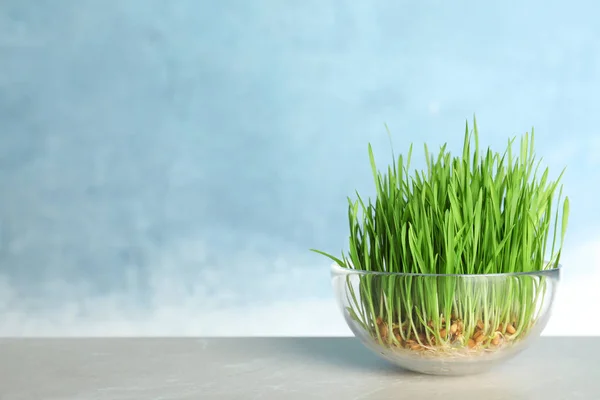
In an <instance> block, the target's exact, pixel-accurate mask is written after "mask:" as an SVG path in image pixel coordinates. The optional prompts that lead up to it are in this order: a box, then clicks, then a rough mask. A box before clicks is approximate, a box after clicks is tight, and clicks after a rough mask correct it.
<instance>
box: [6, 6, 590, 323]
mask: <svg viewBox="0 0 600 400" xmlns="http://www.w3.org/2000/svg"><path fill="white" fill-rule="evenodd" d="M558 4H560V2H556V5H553V4H549V3H548V2H545V1H530V2H527V4H526V5H523V4H518V3H516V2H515V3H512V4H510V3H505V2H503V3H498V4H481V2H459V5H457V4H455V3H453V4H452V5H451V4H450V3H449V2H442V1H422V2H418V3H414V2H402V1H391V0H389V1H375V2H367V1H348V2H343V1H335V0H319V1H316V0H315V1H287V2H283V1H274V0H273V1H198V0H187V1H184V0H180V1H158V0H146V1H141V0H135V1H134V0H124V1H122V0H109V1H92V0H59V1H49V0H46V1H42V0H38V1H24V0H3V1H2V3H0V334H5V335H37V334H42V335H55V334H65V335H76V334H89V335H104V334H119V335H120V334H148V335H152V334H205V335H221V334H223V335H229V334H338V333H348V331H347V330H346V328H345V326H344V323H343V320H342V319H341V317H340V316H339V315H338V312H337V309H336V308H335V304H334V303H333V301H332V298H333V297H332V294H331V289H330V285H329V271H328V266H329V263H328V262H327V261H326V260H325V259H323V258H322V257H319V256H316V255H314V254H312V253H309V252H308V251H307V249H308V248H310V247H317V248H322V249H325V250H329V251H333V252H337V251H338V249H340V248H342V246H344V245H345V238H346V223H347V222H346V208H345V207H346V200H345V197H346V195H348V194H352V193H353V191H354V190H355V189H358V190H360V191H361V192H362V193H365V194H369V193H371V181H370V178H371V177H370V171H369V169H368V158H367V153H366V149H367V147H366V146H367V143H368V142H372V143H373V144H374V146H375V150H376V152H377V154H378V158H379V159H380V160H381V162H385V161H386V160H387V158H386V157H387V154H388V138H387V135H386V131H385V129H384V123H387V124H388V125H389V127H390V129H391V130H392V133H393V140H394V144H395V147H396V150H397V151H404V150H406V148H407V146H408V144H409V143H410V142H416V144H417V148H418V149H420V147H421V143H422V142H423V141H427V142H428V143H429V144H430V147H436V146H437V145H441V144H443V143H444V142H448V143H449V144H450V146H451V148H453V149H458V148H459V146H460V144H461V140H462V134H463V129H464V123H465V120H466V119H470V118H471V117H472V115H473V114H474V113H476V114H477V119H478V122H479V127H480V131H481V135H482V137H483V139H482V141H483V143H484V144H486V145H492V146H494V147H496V148H497V149H502V146H504V145H505V142H506V140H507V139H508V138H509V137H512V136H514V135H520V134H522V133H524V132H525V131H527V130H530V128H531V126H532V125H533V126H535V129H536V133H537V136H536V142H537V150H538V154H539V155H541V156H543V157H544V158H545V160H546V162H547V165H549V166H550V167H551V169H552V171H553V172H555V173H558V172H560V170H561V169H562V168H563V167H564V166H565V165H568V173H567V175H566V176H565V181H564V182H565V185H566V190H567V193H568V194H569V195H570V197H571V204H572V217H571V225H570V231H569V240H568V243H567V249H566V254H565V264H568V265H566V269H565V276H564V287H565V291H566V292H567V293H568V292H569V290H570V291H571V292H572V293H575V291H576V292H577V293H578V299H579V300H577V299H569V296H563V300H562V303H560V304H559V306H558V314H559V315H562V318H563V319H562V320H560V321H559V322H556V324H555V326H554V328H552V329H553V330H552V331H551V332H563V331H565V329H566V330H567V331H569V332H575V333H582V332H583V331H582V328H581V327H580V326H579V327H578V326H577V325H578V324H577V320H576V318H578V317H577V316H573V313H572V312H568V311H569V310H572V309H574V308H577V309H581V307H585V304H584V303H585V302H588V301H590V299H595V300H598V299H597V296H596V295H595V294H594V293H595V290H594V289H593V288H594V287H595V286H594V285H596V284H597V283H600V275H599V273H598V272H597V268H598V267H599V266H600V254H599V253H600V251H599V250H598V249H599V248H600V232H599V230H598V227H599V226H600V213H599V212H598V206H597V200H596V199H597V196H598V194H600V191H599V189H598V186H599V184H600V175H599V174H600V161H599V158H598V156H597V154H598V153H599V152H600V137H599V132H598V129H597V127H598V125H599V122H600V113H598V112H597V111H596V110H597V107H598V103H599V100H600V94H599V93H600V91H599V89H600V25H598V24H597V22H596V14H597V13H594V12H592V10H593V9H596V8H597V6H596V4H595V3H594V2H592V1H587V2H577V1H573V2H570V3H569V7H568V8H566V7H564V6H559V5H558ZM567 267H568V268H567ZM594 279H596V280H594ZM590 282H595V283H594V284H592V283H590ZM586 285H588V286H586ZM582 293H583V294H582ZM584 294H585V295H584ZM582 296H584V297H585V296H588V297H585V298H584V297H582ZM589 296H592V297H589ZM593 296H596V297H593ZM577 301H579V302H580V303H577ZM561 310H562V311H561ZM561 312H562V313H563V314H560V313H561ZM582 315H583V314H582ZM564 318H566V319H564ZM569 318H571V319H569ZM574 318H575V319H574ZM561 329H562V330H561ZM593 329H596V330H595V331H593V332H595V333H600V327H595V328H593ZM587 333H588V334H589V333H590V332H589V329H588V331H587Z"/></svg>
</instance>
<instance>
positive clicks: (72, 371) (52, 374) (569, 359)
mask: <svg viewBox="0 0 600 400" xmlns="http://www.w3.org/2000/svg"><path fill="white" fill-rule="evenodd" d="M440 398H446V399H452V398H456V399H461V400H468V399H486V400H493V399H506V400H520V399H569V400H574V399H586V400H593V399H600V338H581V337H577V338H547V337H544V338H541V339H540V340H539V341H538V342H537V343H535V344H534V345H533V346H532V347H531V348H529V349H528V350H526V351H525V352H523V353H521V355H519V356H517V357H516V358H514V359H513V360H511V361H508V362H507V363H506V364H503V365H502V366H500V367H498V368H496V369H494V370H493V371H492V372H489V373H485V374H480V375H475V376H467V377H436V376H426V375H418V374H415V373H411V372H406V371H403V370H401V369H398V368H396V367H393V366H391V365H390V364H388V363H387V362H385V361H382V360H380V359H379V358H377V357H376V356H374V355H373V354H371V353H370V352H369V351H368V350H366V349H365V348H363V347H362V345H361V344H360V343H359V342H358V341H357V340H356V339H354V338H220V339H187V338H186V339H0V399H1V400H42V399H43V400H58V399H60V400H75V399H77V400H79V399H110V400H125V399H156V400H158V399H161V400H167V399H168V400H183V399H199V400H209V399H219V400H224V399H302V400H306V399H327V400H331V399H352V400H359V399H440Z"/></svg>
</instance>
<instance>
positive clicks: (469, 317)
mask: <svg viewBox="0 0 600 400" xmlns="http://www.w3.org/2000/svg"><path fill="white" fill-rule="evenodd" d="M473 141H474V143H473ZM514 141H515V139H512V140H509V141H508V145H507V147H506V149H504V151H503V153H497V152H494V151H492V150H491V149H490V148H488V149H487V150H486V151H484V152H481V151H480V148H479V138H478V132H477V124H476V121H474V125H473V130H472V131H470V130H469V125H468V123H467V126H466V130H465V136H464V146H463V151H462V154H461V155H459V156H453V155H451V154H450V152H449V151H448V150H447V149H446V145H444V146H442V147H441V148H440V150H439V152H438V154H437V155H436V154H432V153H430V152H429V150H428V148H427V145H425V146H424V150H425V160H426V162H427V168H426V170H424V171H417V170H415V171H414V172H413V173H411V171H410V162H411V154H412V148H413V146H412V145H411V146H410V150H409V151H408V154H407V156H406V157H404V156H403V155H399V156H398V158H397V159H396V157H395V156H393V150H392V156H393V162H392V163H391V165H388V166H387V168H386V169H384V170H383V171H380V170H378V168H377V166H376V163H375V157H374V155H373V151H372V148H371V146H370V145H369V158H370V164H371V169H372V172H373V178H374V180H375V187H376V198H375V200H371V199H367V200H365V199H363V198H361V196H360V195H359V194H358V193H357V194H356V198H355V199H351V198H349V199H348V200H349V206H348V220H349V228H350V238H349V250H348V252H342V254H341V256H340V257H336V256H333V255H331V254H328V253H325V252H323V251H320V250H313V251H315V252H317V253H320V254H322V255H324V256H326V257H329V258H330V259H332V260H333V261H334V262H335V263H336V264H337V266H339V268H341V269H343V270H346V271H351V272H353V274H352V276H353V277H354V278H356V279H354V280H352V279H351V276H350V275H348V277H347V281H346V287H345V289H344V291H345V293H346V299H344V304H345V305H346V306H345V309H346V312H347V316H349V318H351V320H352V323H353V324H355V325H356V326H358V327H359V330H360V333H361V334H364V335H368V336H369V337H370V339H371V340H372V342H373V343H374V344H376V345H377V346H383V347H385V348H386V349H388V350H393V351H397V352H412V353H413V354H419V355H421V356H424V355H427V356H429V357H444V358H448V357H468V356H475V355H478V354H483V353H490V352H497V351H498V350H500V349H503V348H505V347H507V346H510V345H512V344H514V343H516V342H518V341H520V340H522V339H525V338H526V337H527V336H528V334H529V333H530V331H531V330H533V329H534V327H536V324H537V322H538V320H539V319H540V318H541V317H543V315H544V314H545V313H546V311H547V308H548V307H547V302H544V296H546V295H547V286H552V285H554V283H552V282H550V283H549V282H548V281H547V280H546V279H545V278H546V276H544V272H545V271H557V270H558V267H559V260H560V256H561V251H562V247H563V242H564V237H565V231H566V227H567V220H568V214H569V200H568V198H567V197H565V198H564V199H563V196H562V186H560V187H559V181H560V180H561V178H562V175H563V174H562V173H561V174H560V176H559V177H558V178H557V179H556V180H551V179H550V178H549V170H548V168H545V169H543V171H541V170H540V165H541V159H540V160H537V159H536V156H535V154H534V134H533V130H532V132H531V134H528V133H527V134H525V135H523V136H522V137H521V140H520V147H519V148H518V149H517V151H516V152H514V151H513V147H515V146H514ZM563 173H564V170H563ZM561 211H562V213H561ZM559 220H560V227H559V226H558V225H559ZM354 272H355V273H354ZM470 277H473V278H474V279H469V278H470ZM553 288H554V287H552V289H553ZM552 295H553V292H552ZM544 304H545V305H544ZM544 325H545V322H544ZM539 329H541V328H539ZM355 333H356V332H355ZM537 333H538V334H539V332H537Z"/></svg>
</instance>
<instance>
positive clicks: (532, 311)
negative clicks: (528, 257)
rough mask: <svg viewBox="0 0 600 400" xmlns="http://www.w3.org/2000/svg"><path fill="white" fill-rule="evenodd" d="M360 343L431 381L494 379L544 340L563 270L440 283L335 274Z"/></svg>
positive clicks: (344, 271) (436, 278) (420, 277)
mask: <svg viewBox="0 0 600 400" xmlns="http://www.w3.org/2000/svg"><path fill="white" fill-rule="evenodd" d="M331 274H332V280H333V287H334V291H335V295H336V298H337V301H338V304H339V305H340V307H341V309H342V312H343V314H344V318H345V319H346V322H347V324H348V326H349V327H350V329H351V330H352V332H353V333H354V335H355V336H356V337H358V338H359V339H360V341H361V342H362V343H363V344H364V345H365V346H366V347H368V348H369V349H371V350H372V351H374V352H375V353H376V354H378V355H380V356H381V357H383V358H385V359H387V360H388V361H391V362H392V363H394V364H396V365H398V366H400V367H403V368H405V369H408V370H412V371H416V372H421V373H425V374H433V375H468V374H476V373H481V372H485V371H488V370H489V369H490V368H492V367H493V366H495V365H497V364H500V363H502V362H503V361H505V360H508V359H510V358H512V357H514V356H515V355H517V354H518V353H519V352H521V351H522V350H524V349H525V348H527V347H528V346H529V344H530V343H531V341H532V340H535V338H537V337H539V336H540V333H541V332H542V330H543V329H544V327H545V326H546V323H547V322H548V319H549V318H550V310H551V308H552V303H553V300H554V296H555V293H556V288H557V285H558V281H559V278H560V266H558V268H555V269H549V270H545V271H536V272H522V273H507V274H489V275H435V274H430V275H428V274H404V273H386V272H370V271H357V270H353V269H348V268H342V267H340V266H338V265H337V264H335V265H333V266H332V270H331Z"/></svg>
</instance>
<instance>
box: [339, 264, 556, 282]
mask: <svg viewBox="0 0 600 400" xmlns="http://www.w3.org/2000/svg"><path fill="white" fill-rule="evenodd" d="M561 269H562V264H560V263H559V264H558V267H556V268H550V269H544V270H540V271H529V272H500V273H495V274H494V273H493V274H422V273H417V272H386V271H365V270H358V269H351V268H344V267H342V266H341V265H339V264H338V263H335V262H334V263H333V264H331V274H332V275H334V276H341V275H380V276H410V277H423V278H426V277H431V278H434V277H455V278H470V279H477V278H502V277H511V276H553V275H557V274H559V272H560V271H561Z"/></svg>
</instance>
